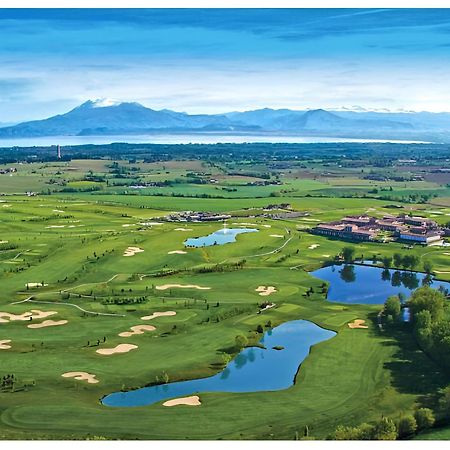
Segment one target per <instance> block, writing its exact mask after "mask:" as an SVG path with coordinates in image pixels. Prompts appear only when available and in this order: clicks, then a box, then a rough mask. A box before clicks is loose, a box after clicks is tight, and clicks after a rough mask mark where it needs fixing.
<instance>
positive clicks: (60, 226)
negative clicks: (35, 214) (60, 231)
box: [45, 225, 65, 228]
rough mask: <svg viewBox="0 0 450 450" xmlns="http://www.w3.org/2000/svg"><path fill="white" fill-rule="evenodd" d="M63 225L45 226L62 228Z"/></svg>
mask: <svg viewBox="0 0 450 450" xmlns="http://www.w3.org/2000/svg"><path fill="white" fill-rule="evenodd" d="M64 227H65V225H49V226H48V227H45V228H64Z"/></svg>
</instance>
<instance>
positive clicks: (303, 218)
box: [300, 217, 320, 222]
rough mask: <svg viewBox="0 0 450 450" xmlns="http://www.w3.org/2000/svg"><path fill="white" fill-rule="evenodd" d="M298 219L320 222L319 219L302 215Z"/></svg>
mask: <svg viewBox="0 0 450 450" xmlns="http://www.w3.org/2000/svg"><path fill="white" fill-rule="evenodd" d="M300 220H306V221H307V222H320V220H319V219H311V218H307V217H302V218H301V219H300Z"/></svg>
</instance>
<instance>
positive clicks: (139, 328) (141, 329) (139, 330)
mask: <svg viewBox="0 0 450 450" xmlns="http://www.w3.org/2000/svg"><path fill="white" fill-rule="evenodd" d="M130 330H131V331H123V332H122V333H119V336H120V337H131V336H135V335H136V334H144V333H145V332H146V331H154V330H156V328H155V327H154V326H152V325H135V326H133V327H130Z"/></svg>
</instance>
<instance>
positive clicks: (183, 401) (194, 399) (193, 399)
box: [163, 395, 202, 406]
mask: <svg viewBox="0 0 450 450" xmlns="http://www.w3.org/2000/svg"><path fill="white" fill-rule="evenodd" d="M201 404H202V403H201V402H200V397H199V396H198V395H191V396H190V397H181V398H174V399H173V400H167V401H166V402H164V403H163V406H178V405H187V406H200V405H201Z"/></svg>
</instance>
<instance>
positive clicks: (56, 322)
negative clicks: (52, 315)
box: [28, 319, 68, 328]
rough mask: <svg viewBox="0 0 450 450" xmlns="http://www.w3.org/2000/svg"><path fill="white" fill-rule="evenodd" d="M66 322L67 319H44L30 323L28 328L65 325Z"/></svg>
mask: <svg viewBox="0 0 450 450" xmlns="http://www.w3.org/2000/svg"><path fill="white" fill-rule="evenodd" d="M66 323H68V321H67V320H51V319H50V320H44V321H43V322H41V323H31V324H30V325H28V328H47V327H57V326H59V325H65V324H66Z"/></svg>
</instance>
